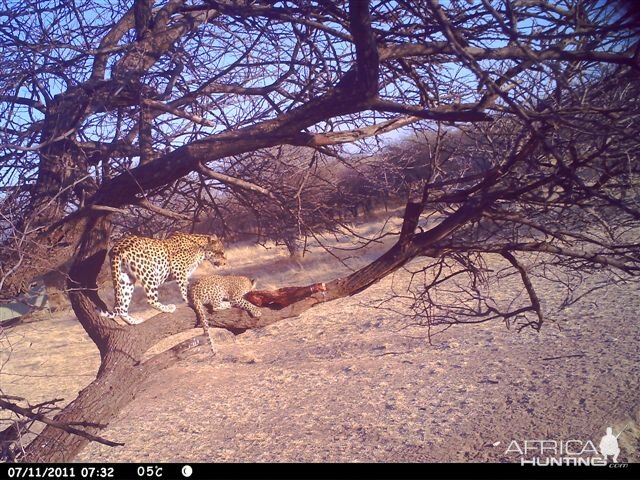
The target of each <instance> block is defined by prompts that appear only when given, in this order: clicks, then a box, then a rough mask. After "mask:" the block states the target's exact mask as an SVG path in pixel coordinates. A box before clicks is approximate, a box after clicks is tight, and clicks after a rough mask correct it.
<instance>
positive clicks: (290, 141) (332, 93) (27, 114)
mask: <svg viewBox="0 0 640 480" xmlns="http://www.w3.org/2000/svg"><path fill="white" fill-rule="evenodd" d="M1 5H2V7H0V8H1V10H2V11H1V12H0V15H1V17H0V18H2V22H3V23H2V25H0V42H2V49H3V55H2V59H1V60H0V62H1V67H2V75H1V76H0V109H1V112H2V115H1V117H0V118H1V120H0V122H1V126H0V161H1V162H2V164H1V166H0V188H2V191H1V195H2V197H1V200H0V201H1V202H2V216H1V217H0V223H1V227H0V228H1V229H2V230H1V231H2V241H3V250H2V268H3V270H2V275H3V277H2V280H3V287H4V289H5V291H7V292H15V291H18V290H19V289H20V288H21V286H22V285H24V284H27V283H29V281H30V279H31V278H33V277H34V276H36V275H39V274H42V273H43V272H44V271H48V270H51V269H61V270H63V271H65V272H66V269H65V268H64V265H65V264H66V262H68V261H69V259H71V260H70V267H69V269H68V282H67V286H68V290H69V298H70V301H71V304H72V306H73V309H74V312H75V314H76V316H77V318H78V320H79V321H80V323H81V324H82V326H83V327H84V329H85V330H86V331H87V333H88V334H89V336H90V337H91V339H92V340H93V341H94V342H95V343H96V345H97V346H98V348H99V350H100V354H101V359H102V364H101V368H100V370H99V372H98V374H97V378H96V380H95V381H94V382H93V383H91V384H90V385H89V386H88V387H87V388H85V389H84V390H83V391H82V392H81V393H80V395H79V396H78V398H77V399H76V400H75V401H74V402H72V403H71V404H69V405H68V406H67V407H66V408H64V410H63V411H62V412H61V413H60V414H59V415H57V416H56V418H55V422H56V423H57V425H60V424H64V423H67V424H69V423H78V422H85V423H84V424H85V425H95V424H105V423H108V422H109V420H110V419H111V418H112V417H113V415H114V414H115V413H116V412H117V411H118V410H119V409H120V408H121V407H122V406H123V405H125V404H126V403H127V402H129V401H130V399H131V398H133V396H134V394H135V392H136V390H137V388H139V387H138V386H139V384H140V382H141V380H142V379H143V378H147V377H148V376H149V375H151V374H153V372H155V371H157V370H158V369H161V368H164V367H166V366H167V365H170V364H171V363H172V362H174V361H175V360H176V358H178V357H180V355H182V354H184V353H185V352H188V351H189V348H190V345H191V344H185V345H179V346H177V347H176V348H174V349H171V350H169V351H166V352H164V353H161V354H159V355H157V356H155V357H153V358H151V359H149V360H146V361H145V362H142V361H141V359H142V356H143V354H144V352H145V351H147V350H148V349H149V348H150V347H151V346H152V345H154V344H155V343H157V342H158V341H159V340H160V339H162V338H164V337H166V336H167V335H170V334H173V333H176V332H179V331H182V330H185V329H187V328H191V327H192V326H193V325H194V315H193V314H192V313H191V312H190V310H189V309H188V308H187V307H186V306H184V307H183V308H182V309H180V310H179V311H178V312H177V313H179V314H175V315H168V314H162V315H158V316H156V317H154V318H153V319H150V320H148V321H146V322H144V323H143V324H141V325H138V326H135V327H132V326H120V325H116V324H115V323H114V322H113V321H112V320H108V319H104V318H100V317H98V316H97V314H96V306H98V307H104V304H103V302H102V300H101V299H100V298H99V296H98V295H97V293H96V286H97V285H96V278H97V275H98V272H99V270H100V268H101V266H102V264H103V262H104V259H105V256H106V252H107V248H108V242H109V238H110V236H111V235H112V233H113V229H114V224H120V225H125V224H126V223H125V221H124V220H123V219H124V218H126V217H132V218H135V216H136V215H140V216H141V218H144V216H145V215H147V216H148V217H147V218H149V216H152V217H153V218H154V219H155V218H156V217H157V216H158V215H160V216H164V217H166V218H168V219H170V220H171V221H173V222H175V223H172V224H171V227H172V228H173V227H180V228H187V227H189V228H191V227H192V226H193V225H194V224H195V223H196V222H198V221H200V220H202V219H203V218H204V216H206V215H211V214H214V213H215V205H216V204H217V202H219V201H220V198H222V197H221V195H222V196H223V197H224V198H229V197H227V196H226V195H228V193H229V192H234V193H235V194H237V195H242V194H246V195H247V198H249V197H248V196H249V195H252V196H254V197H253V198H254V199H253V200H252V202H251V203H252V205H254V206H255V208H256V213H257V214H260V213H261V210H260V209H261V206H260V202H259V201H257V200H256V199H258V198H261V197H262V198H263V199H264V201H265V202H267V203H268V202H269V201H271V200H273V202H278V201H279V202H281V203H282V202H284V204H285V205H287V207H288V208H292V207H291V206H292V205H295V201H296V198H295V195H293V197H291V195H290V194H287V193H286V192H284V193H283V192H279V191H272V190H270V189H269V188H268V185H269V182H268V180H269V179H268V176H267V175H266V173H265V175H263V174H262V172H263V170H261V169H260V162H259V161H256V162H252V161H251V159H252V158H253V157H252V156H251V155H253V152H258V151H263V152H264V151H266V150H267V149H272V148H274V147H278V146H281V145H293V146H299V147H308V148H312V149H315V150H316V151H317V152H319V153H322V154H326V155H330V156H331V155H334V158H335V159H337V160H336V161H338V159H340V158H341V157H342V158H343V160H344V158H346V157H344V156H343V155H342V154H343V153H344V152H340V150H339V146H340V145H343V144H358V143H359V142H360V144H362V146H363V148H364V147H368V146H370V144H368V143H367V139H372V138H375V137H378V136H380V135H383V134H384V133H387V132H390V131H392V130H396V129H399V128H401V127H405V128H406V127H412V128H414V129H416V130H418V131H420V130H424V129H432V130H437V129H438V128H439V129H441V131H442V130H443V129H452V128H454V126H456V125H457V126H463V125H467V126H465V128H464V132H465V133H464V135H467V136H468V140H467V141H466V144H467V145H471V146H475V145H477V146H478V147H479V150H478V151H474V149H472V148H468V149H466V154H468V155H469V157H468V158H463V157H462V156H461V155H462V152H464V151H465V149H464V148H461V149H457V150H456V151H455V152H453V153H451V154H450V155H449V156H447V155H433V156H432V157H430V158H429V159H425V162H424V164H425V165H429V168H425V170H424V171H423V172H424V174H425V175H427V177H426V178H424V179H414V180H412V185H413V186H412V188H409V189H407V196H408V201H407V203H406V208H405V213H404V222H403V226H402V229H401V232H400V234H399V236H398V240H397V243H396V244H395V245H394V246H392V247H391V248H390V249H389V250H388V251H387V252H386V253H384V254H383V255H382V256H381V257H380V258H379V259H377V260H376V261H374V262H373V263H371V264H370V265H367V266H366V267H364V268H362V269H361V270H359V271H356V272H354V273H353V274H351V275H349V276H346V277H344V278H338V279H335V280H334V281H332V282H330V283H328V284H327V285H326V287H327V291H326V292H325V295H326V296H325V297H324V300H332V299H336V298H340V297H344V296H348V295H353V294H355V293H357V292H360V291H362V290H364V289H366V288H367V287H368V286H370V285H371V284H373V283H375V282H376V281H378V280H379V279H380V278H383V277H384V276H386V275H388V274H390V273H392V272H394V271H396V270H397V269H399V268H401V267H403V266H405V265H406V264H407V263H408V262H409V261H410V260H412V259H414V258H416V257H426V258H430V259H431V262H432V265H431V267H430V268H429V270H430V276H429V277H428V278H425V279H424V280H423V282H422V283H421V285H422V286H421V287H420V289H421V290H422V291H421V292H418V296H417V297H416V298H418V299H423V300H424V302H426V303H424V302H423V304H424V305H426V306H427V307H428V306H429V305H438V302H439V300H438V298H435V297H434V296H433V295H432V294H433V293H434V292H435V291H437V289H438V288H439V287H440V286H441V285H442V284H443V282H446V281H449V280H451V279H453V280H454V281H457V279H459V278H462V276H464V275H467V277H468V278H469V279H470V280H469V281H470V282H472V283H471V284H472V285H473V286H475V285H476V283H474V281H475V279H477V278H479V276H478V272H482V265H483V264H482V262H483V255H487V254H498V255H501V256H502V257H503V258H504V260H505V262H507V264H508V265H507V267H508V268H509V269H510V271H511V272H512V273H515V274H516V275H517V277H518V278H519V279H520V281H521V282H522V284H523V287H524V289H525V290H526V291H527V293H528V300H529V302H528V304H527V305H524V306H519V307H517V309H516V310H515V311H505V310H503V309H502V308H498V307H496V306H495V305H492V304H491V303H490V298H487V297H486V295H485V293H486V292H483V291H482V289H481V288H479V287H478V288H477V289H476V290H477V293H476V291H473V290H469V289H464V288H462V287H463V286H464V285H461V284H458V285H459V287H460V288H461V292H462V291H464V292H466V293H467V294H471V296H472V298H473V299H475V300H478V299H479V303H478V305H479V306H478V307H473V308H472V307H469V308H468V309H467V310H464V309H461V310H460V311H459V312H455V313H456V315H457V314H460V315H467V316H472V317H474V318H476V317H477V318H480V317H482V318H486V317H492V316H494V317H499V318H512V317H514V316H524V317H523V318H526V319H527V320H526V322H525V323H530V324H531V325H533V326H539V325H540V323H541V322H542V320H543V316H544V315H543V314H544V312H542V310H541V308H540V302H539V298H538V296H537V294H536V292H535V289H534V288H533V283H532V282H531V280H530V275H529V273H528V270H527V268H525V266H524V264H523V261H522V259H521V256H522V255H525V254H527V253H528V252H537V253H539V254H540V255H541V257H545V258H548V259H549V260H548V261H551V262H555V263H556V264H559V265H561V266H563V267H565V268H567V269H570V270H572V271H579V272H588V271H589V270H590V269H607V270H608V271H611V272H613V273H612V274H614V275H617V277H618V278H619V279H626V278H629V277H631V276H633V275H635V274H637V272H638V268H640V263H639V256H638V253H639V252H638V250H639V248H638V244H637V240H636V238H637V237H634V234H633V232H634V231H635V230H634V229H636V228H637V227H638V225H637V223H638V220H639V210H638V206H637V185H638V182H637V179H638V176H637V175H638V171H637V169H638V162H637V151H638V144H637V141H638V138H639V135H638V131H637V127H638V117H637V115H638V95H637V93H638V92H637V82H636V80H635V78H636V77H637V76H638V53H639V48H638V47H639V45H638V24H637V22H636V21H635V20H634V18H633V17H632V16H630V15H627V14H625V11H624V10H623V7H624V4H623V3H606V2H600V1H596V0H592V1H587V0H566V1H565V2H562V3H561V4H556V3H553V2H547V1H544V0H541V1H535V2H530V1H511V0H501V1H498V0H496V1H492V0H482V1H481V2H473V3H471V4H470V3H469V2H466V1H457V0H453V1H451V2H446V3H445V4H443V5H441V4H439V3H438V1H437V0H426V1H421V2H415V1H408V0H393V1H392V0H378V1H376V2H371V3H370V2H367V1H359V0H351V1H346V0H345V1H341V2H333V1H325V0H318V1H316V2H308V1H306V0H304V1H303V0H300V1H298V0H291V1H288V2H286V4H285V3H282V4H280V3H278V4H275V3H274V2H269V1H266V0H265V1H262V0H258V1H252V2H248V1H243V0H237V1H232V0H217V1H216V0H194V1H189V2H186V1H183V0H166V1H160V2H151V1H150V0H135V1H133V2H128V4H127V2H103V1H97V0H63V1H60V2H56V3H55V4H52V3H48V2H39V1H30V2H26V4H25V2H22V3H21V7H20V8H17V7H16V5H15V4H14V3H13V2H7V1H3V2H2V4H1ZM469 125H471V126H469ZM243 156H244V157H243ZM241 159H244V160H243V161H244V163H238V162H239V161H240V160H241ZM449 159H450V160H449ZM472 161H473V162H475V163H470V162H472ZM240 165H243V168H239V166H240ZM452 165H454V168H452ZM455 165H459V166H460V167H455ZM472 165H476V167H474V168H471V166H472ZM236 166H238V168H235V167H236ZM265 172H266V170H265ZM303 175H304V174H303ZM302 178H304V176H303V177H302ZM292 190H295V189H292ZM240 192H244V193H240ZM223 194H224V195H223ZM271 197H274V198H273V199H272V198H271ZM202 198H209V201H210V203H209V204H207V205H208V206H211V208H212V209H213V210H214V211H206V212H204V211H203V208H201V205H203V204H202V203H199V202H200V199H202ZM275 204H276V203H272V204H271V203H269V205H275ZM265 208H266V207H265ZM269 208H271V207H269ZM144 212H150V213H144ZM433 212H437V213H438V215H437V216H435V215H433ZM427 215H431V217H430V218H431V221H430V223H428V224H426V225H425V223H424V218H425V216H427ZM565 218H569V219H570V220H569V221H565V220H564V219H565ZM127 221H131V220H127ZM134 221H135V220H134ZM138 225H140V226H139V228H143V227H142V224H141V223H139V224H138ZM488 226H489V227H492V228H487V227H488ZM167 227H168V225H166V224H162V223H161V222H158V223H154V224H153V225H152V226H151V227H149V228H151V229H152V230H154V231H158V232H160V230H162V229H164V228H167ZM488 230H492V231H493V232H494V233H497V234H496V235H491V236H489V235H488V234H487V233H486V232H487V231H488ZM416 278H418V275H417V276H416ZM434 279H435V280H434ZM425 282H426V283H425ZM425 295H426V296H425ZM429 295H431V296H429ZM319 301H320V300H319V298H316V296H314V297H310V298H306V299H303V300H300V301H297V302H295V303H293V304H291V305H290V306H288V307H286V308H283V309H281V310H278V311H273V312H268V313H265V314H264V315H263V316H262V317H261V318H260V319H259V320H256V319H251V318H249V317H248V316H246V315H243V314H241V313H238V312H225V313H220V314H219V315H216V316H215V318H212V319H211V324H212V325H215V326H220V327H228V328H253V327H256V326H262V325H266V324H269V323H272V322H275V321H278V320H280V319H282V318H285V317H287V316H291V315H297V314H299V313H301V312H302V311H304V310H305V309H308V308H310V307H312V306H313V305H315V304H316V303H318V302H319ZM464 305H467V303H464ZM449 312H451V310H449ZM427 313H428V314H429V315H431V318H433V315H434V313H433V311H431V312H430V313H429V312H427ZM435 315H436V316H437V315H439V314H438V313H437V312H436V313H435ZM86 431H87V432H89V433H90V432H93V433H95V432H96V431H97V427H95V426H94V427H91V426H88V427H86ZM87 441H88V440H87V438H85V437H83V436H79V435H76V434H74V433H69V432H68V431H65V430H62V429H60V428H58V427H57V426H56V425H48V426H47V427H46V428H45V429H44V431H43V432H42V433H41V434H40V435H39V436H38V437H37V439H36V440H35V441H33V442H32V443H31V444H30V445H29V447H28V448H27V449H26V451H25V455H24V458H26V459H28V460H31V461H53V460H70V459H71V458H73V456H74V455H75V454H76V453H77V452H78V451H79V450H80V449H81V448H82V447H83V446H84V445H85V444H86V442H87Z"/></svg>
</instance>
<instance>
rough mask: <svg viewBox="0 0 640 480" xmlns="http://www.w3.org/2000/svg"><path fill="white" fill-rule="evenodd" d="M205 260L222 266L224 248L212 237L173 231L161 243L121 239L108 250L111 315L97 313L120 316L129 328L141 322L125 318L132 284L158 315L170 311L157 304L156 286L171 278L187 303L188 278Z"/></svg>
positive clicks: (170, 307) (171, 309) (172, 307)
mask: <svg viewBox="0 0 640 480" xmlns="http://www.w3.org/2000/svg"><path fill="white" fill-rule="evenodd" d="M205 259H206V260H208V261H209V262H210V263H212V264H213V265H214V266H217V267H219V266H222V265H225V264H226V257H225V255H224V245H223V243H222V240H220V239H219V238H218V237H217V236H216V235H203V234H187V233H180V232H177V233H173V234H172V235H170V236H169V237H168V238H166V239H164V240H161V239H155V238H149V237H142V236H137V235H128V236H125V237H123V238H121V239H120V240H118V241H117V242H116V243H115V244H114V245H113V248H112V249H111V275H112V279H113V289H114V293H115V306H114V309H113V312H109V311H103V310H100V311H99V313H100V315H102V316H103V317H108V318H116V317H120V318H122V319H123V320H124V321H126V322H127V323H128V324H130V325H136V324H139V323H142V320H139V319H137V318H135V317H133V316H131V315H129V304H130V303H131V298H132V297H133V290H134V287H135V283H136V281H139V282H140V283H141V284H142V287H143V288H144V291H145V294H146V296H147V302H148V303H149V305H151V306H152V307H153V308H155V309H157V310H159V311H161V312H166V313H172V312H174V311H175V310H176V306H175V305H174V304H168V305H163V304H162V303H160V302H159V301H158V287H159V286H160V285H162V284H163V283H164V282H165V281H167V280H168V279H169V278H170V277H172V278H174V279H175V280H176V282H177V284H178V287H179V288H180V294H181V295H182V299H183V300H184V301H185V302H186V303H188V298H187V288H188V281H189V277H190V276H191V274H192V273H193V272H194V270H195V269H196V268H198V266H199V265H200V264H201V263H202V262H203V261H204V260H205Z"/></svg>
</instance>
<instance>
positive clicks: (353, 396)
mask: <svg viewBox="0 0 640 480" xmlns="http://www.w3.org/2000/svg"><path fill="white" fill-rule="evenodd" d="M369 233H371V232H369ZM381 248H383V247H382V246H378V247H375V246H374V247H371V248H370V249H369V250H368V251H367V253H366V254H365V255H362V256H360V258H358V259H355V258H354V259H353V260H352V261H351V265H352V266H356V265H357V264H362V263H365V262H367V261H369V260H370V259H371V258H374V257H375V255H376V252H379V251H380V249H381ZM256 252H258V250H256V247H239V248H235V249H233V248H232V249H229V254H228V256H229V265H232V266H233V268H231V267H229V268H226V270H225V271H226V272H228V273H231V272H233V273H253V276H255V277H257V278H258V280H259V288H270V287H277V286H282V285H290V284H298V285H304V284H307V283H311V282H316V281H323V280H328V279H331V278H333V277H335V276H336V275H341V274H343V273H346V272H347V271H348V269H347V268H346V267H344V266H341V265H340V264H339V263H338V262H336V261H335V260H332V259H331V258H330V257H328V256H327V255H326V254H322V253H321V252H318V253H316V254H314V255H312V256H311V257H309V258H307V259H305V260H304V262H303V263H304V268H303V269H302V270H298V269H296V268H294V267H292V266H291V265H290V264H289V263H288V262H287V261H286V254H285V252H284V251H283V250H282V249H271V250H268V251H264V250H260V251H259V252H260V253H256ZM257 263H259V264H260V265H261V266H260V268H259V269H258V270H256V266H255V265H256V264H257ZM418 266H419V262H414V263H413V264H412V265H411V267H418ZM207 271H208V270H207V268H205V267H202V269H201V270H199V271H198V274H200V275H202V274H205V273H206V272H207ZM408 276H409V274H408V273H407V272H406V271H401V272H398V273H396V274H395V275H393V276H390V277H388V278H385V279H384V280H382V281H381V282H379V283H378V284H376V285H374V286H373V287H371V288H369V289H368V290H366V291H365V292H363V293H361V294H358V295H356V296H354V297H352V298H347V299H341V300H337V301H334V302H331V303H327V304H323V305H320V306H318V307H315V308H313V309H312V310H310V311H307V312H305V313H304V314H303V315H301V316H300V317H298V318H294V319H288V320H285V321H282V322H279V323H277V324H274V325H272V326H269V327H266V328H263V329H259V330H255V331H249V332H246V333H245V334H242V335H240V336H237V337H234V336H233V335H232V334H230V333H229V332H226V331H221V330H217V331H216V333H215V341H216V345H217V348H218V354H217V356H216V357H215V358H213V359H212V358H211V357H210V356H209V353H208V351H207V349H206V348H204V347H203V350H202V354H198V355H197V356H195V357H191V358H189V359H187V360H184V361H182V362H180V363H178V364H176V365H175V366H173V367H172V368H169V369H167V370H165V371H163V372H161V373H159V374H158V375H156V376H154V377H152V378H150V379H149V380H148V381H147V383H146V384H145V385H144V387H143V389H142V391H141V392H140V394H139V395H138V396H137V398H136V399H135V400H134V401H133V402H131V403H130V404H129V405H128V406H127V407H126V408H125V409H123V410H122V411H121V412H120V414H119V415H118V416H117V418H116V419H115V420H114V421H112V422H111V424H110V425H109V427H108V428H107V429H105V430H104V431H103V432H102V435H103V436H104V437H106V438H109V439H111V440H115V441H120V442H125V443H126V445H125V446H123V447H117V448H111V447H106V446H103V445H99V444H91V445H89V446H88V447H87V448H85V449H84V450H83V451H82V452H81V454H80V455H79V456H78V457H77V460H78V461H89V462H105V461H107V462H123V461H130V462H151V461H176V462H179V461H190V462H246V461H259V462H262V461H264V462H285V461H286V462H288V461H293V462H326V461H330V462H366V461H373V462H398V461H409V462H412V461H418V462H430V461H433V462H468V461H506V462H519V461H520V456H519V455H518V454H516V453H513V451H512V452H506V450H507V448H509V445H510V444H511V443H512V442H513V441H516V442H518V444H519V445H522V444H524V442H525V441H526V440H543V439H544V440H555V441H557V442H560V441H561V440H569V439H576V440H579V441H580V442H582V444H585V442H587V441H591V442H593V444H594V445H596V446H597V445H598V443H599V441H600V438H601V437H602V436H603V435H604V434H605V429H606V427H613V430H614V433H616V434H617V433H618V432H619V431H621V430H622V433H621V435H620V437H619V439H618V440H619V443H620V447H621V454H620V458H619V461H636V462H637V461H640V454H639V453H638V452H639V450H640V448H639V446H640V426H639V424H640V395H639V394H638V379H639V378H640V353H639V346H640V326H639V324H638V311H640V292H638V291H637V290H636V289H634V287H633V286H615V287H609V288H607V289H606V290H605V291H600V292H599V293H598V294H597V295H596V297H595V298H594V299H592V300H591V301H585V302H582V303H579V304H577V305H574V306H572V307H570V308H568V309H566V310H565V311H564V312H563V315H564V317H563V318H562V321H561V322H560V323H558V324H547V325H545V327H543V329H542V331H541V332H539V333H536V332H534V331H532V330H525V331H523V332H522V333H517V332H516V331H515V330H513V329H507V328H506V327H505V326H504V324H503V323H500V322H493V323H486V324H480V325H475V326H458V327H454V328H450V329H448V330H446V331H444V332H442V333H440V334H438V335H436V336H435V337H433V339H432V342H431V343H429V341H428V339H427V338H426V337H427V332H426V329H425V328H424V327H417V326H413V327H411V326H408V325H409V323H410V322H409V318H408V317H407V314H406V312H405V314H404V315H403V314H402V312H395V313H394V312H391V311H387V310H381V309H376V308H374V307H375V304H376V302H375V300H376V299H380V298H383V297H384V296H385V295H386V294H387V293H388V292H389V290H390V288H391V286H392V285H393V286H394V287H396V286H397V285H399V284H402V282H406V280H407V278H408ZM538 288H539V293H540V295H541V296H543V298H552V297H553V296H554V295H556V296H557V295H558V292H556V291H555V290H554V288H555V287H553V286H545V285H538ZM137 295H140V294H139V292H138V293H137ZM177 296H178V291H177V288H176V287H175V285H171V284H170V285H167V286H165V287H164V288H163V291H162V292H161V299H162V298H164V299H167V297H168V298H170V299H177ZM137 299H138V301H137V305H138V307H137V310H138V312H137V313H138V314H139V315H140V316H142V315H141V314H140V310H141V309H145V308H146V306H145V305H144V302H142V301H141V298H140V297H139V296H138V297H137ZM110 301H111V300H110V299H109V300H107V302H108V303H109V302H110ZM142 313H144V314H145V316H150V315H152V314H153V311H151V310H148V309H146V310H144V311H143V312H142ZM191 333H192V334H194V335H195V334H199V333H200V330H199V329H195V330H193V331H192V332H191ZM0 347H1V348H2V356H1V357H0V359H1V360H2V363H1V365H2V368H1V370H0V386H1V390H2V392H3V393H4V394H11V395H19V396H26V397H28V398H29V399H30V400H31V402H32V403H35V402H37V401H41V400H44V399H50V398H53V397H63V398H65V399H66V401H71V400H72V399H73V398H74V397H75V395H76V394H77V391H78V390H79V389H81V388H82V387H83V386H85V385H86V384H88V383H89V382H90V381H91V380H92V378H93V375H94V374H95V372H96V371H97V367H98V363H99V362H98V354H97V350H96V348H95V347H94V346H93V344H92V343H91V341H90V340H89V339H88V337H87V336H86V334H85V333H84V331H83V330H82V328H81V327H80V326H79V324H78V323H77V322H76V321H75V320H74V318H73V316H72V315H71V314H64V315H57V316H55V317H53V318H51V319H50V321H47V322H38V323H30V324H26V325H22V326H19V327H17V328H14V329H11V330H10V331H8V332H5V333H4V334H3V336H2V337H0ZM7 352H10V355H8V353H7ZM2 417H3V415H2V414H0V418H2ZM4 418H6V415H4Z"/></svg>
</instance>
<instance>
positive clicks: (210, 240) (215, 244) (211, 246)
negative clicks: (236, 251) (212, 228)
mask: <svg viewBox="0 0 640 480" xmlns="http://www.w3.org/2000/svg"><path fill="white" fill-rule="evenodd" d="M204 254H205V258H206V259H207V260H209V262H211V264H213V265H214V266H216V267H220V266H222V265H226V263H227V258H226V257H225V256H224V245H223V243H222V240H220V239H219V238H218V237H217V236H216V235H207V244H206V245H205V246H204Z"/></svg>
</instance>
